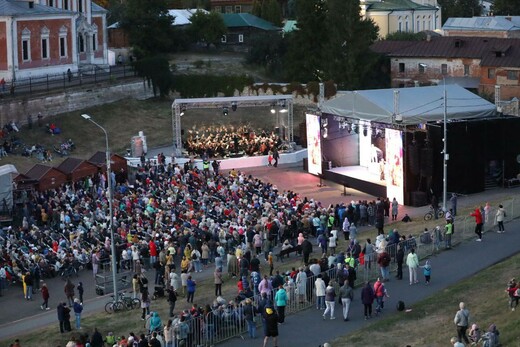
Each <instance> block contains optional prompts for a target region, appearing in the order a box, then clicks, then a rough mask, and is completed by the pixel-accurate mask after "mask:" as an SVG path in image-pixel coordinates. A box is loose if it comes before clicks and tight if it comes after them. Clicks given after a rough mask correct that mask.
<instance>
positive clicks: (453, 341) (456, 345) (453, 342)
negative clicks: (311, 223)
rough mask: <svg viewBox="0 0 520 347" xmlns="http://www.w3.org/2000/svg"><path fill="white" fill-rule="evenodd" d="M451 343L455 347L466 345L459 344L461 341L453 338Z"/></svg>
mask: <svg viewBox="0 0 520 347" xmlns="http://www.w3.org/2000/svg"><path fill="white" fill-rule="evenodd" d="M450 342H451V343H452V345H453V347H464V344H463V343H462V342H459V340H458V339H457V338H456V337H452V338H451V340H450Z"/></svg>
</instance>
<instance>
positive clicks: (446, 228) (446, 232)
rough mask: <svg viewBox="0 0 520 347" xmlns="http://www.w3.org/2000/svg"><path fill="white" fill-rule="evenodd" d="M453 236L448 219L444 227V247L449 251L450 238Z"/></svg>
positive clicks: (450, 222) (451, 224)
mask: <svg viewBox="0 0 520 347" xmlns="http://www.w3.org/2000/svg"><path fill="white" fill-rule="evenodd" d="M452 235H453V221H452V220H451V219H448V220H447V221H446V225H445V226H444V247H445V248H446V249H451V236H452Z"/></svg>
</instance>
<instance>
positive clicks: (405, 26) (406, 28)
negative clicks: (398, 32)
mask: <svg viewBox="0 0 520 347" xmlns="http://www.w3.org/2000/svg"><path fill="white" fill-rule="evenodd" d="M404 31H406V32H408V21H406V22H405V23H404Z"/></svg>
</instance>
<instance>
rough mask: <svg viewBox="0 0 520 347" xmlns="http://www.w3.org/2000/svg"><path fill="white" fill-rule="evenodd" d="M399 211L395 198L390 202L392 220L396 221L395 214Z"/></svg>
mask: <svg viewBox="0 0 520 347" xmlns="http://www.w3.org/2000/svg"><path fill="white" fill-rule="evenodd" d="M398 211H399V203H398V202H397V200H396V198H393V200H392V220H397V213H398Z"/></svg>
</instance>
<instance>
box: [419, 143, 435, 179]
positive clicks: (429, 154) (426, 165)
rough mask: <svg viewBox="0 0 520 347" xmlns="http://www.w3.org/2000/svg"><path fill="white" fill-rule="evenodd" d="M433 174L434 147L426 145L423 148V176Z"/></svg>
mask: <svg viewBox="0 0 520 347" xmlns="http://www.w3.org/2000/svg"><path fill="white" fill-rule="evenodd" d="M432 175H433V149H431V148H430V147H424V148H422V149H421V176H423V177H429V176H432Z"/></svg>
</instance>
